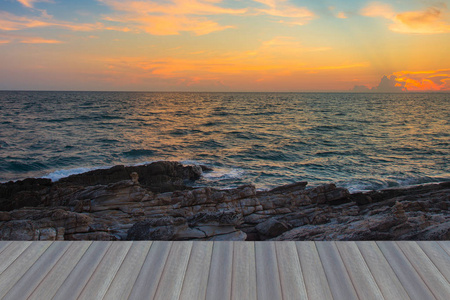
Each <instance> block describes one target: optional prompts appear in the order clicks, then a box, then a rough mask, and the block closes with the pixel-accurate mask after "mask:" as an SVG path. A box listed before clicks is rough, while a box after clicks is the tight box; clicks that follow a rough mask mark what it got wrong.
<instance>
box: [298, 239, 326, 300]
mask: <svg viewBox="0 0 450 300" xmlns="http://www.w3.org/2000/svg"><path fill="white" fill-rule="evenodd" d="M295 245H296V246H297V253H298V257H299V260H300V266H301V268H302V273H303V280H304V281H305V287H306V292H307V294H308V298H309V299H321V300H322V299H323V300H332V299H333V296H332V295H331V290H330V287H329V285H328V280H327V277H326V275H325V271H324V269H323V266H322V261H321V260H320V257H319V253H318V252H317V248H316V244H315V243H314V242H295Z"/></svg>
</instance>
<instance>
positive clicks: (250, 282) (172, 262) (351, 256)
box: [0, 241, 450, 300]
mask: <svg viewBox="0 0 450 300" xmlns="http://www.w3.org/2000/svg"><path fill="white" fill-rule="evenodd" d="M449 281H450V242H405V241H402V242H374V241H369V242H160V241H153V242H151V241H148V242H141V241H136V242H18V241H13V242H10V241H1V242H0V299H64V300H65V299H270V300H275V299H318V300H322V299H335V300H336V299H395V300H397V299H420V300H425V299H445V300H448V299H450V283H449Z"/></svg>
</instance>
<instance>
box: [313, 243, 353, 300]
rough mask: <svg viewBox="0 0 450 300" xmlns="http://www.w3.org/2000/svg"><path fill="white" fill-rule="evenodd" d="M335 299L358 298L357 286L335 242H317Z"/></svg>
mask: <svg viewBox="0 0 450 300" xmlns="http://www.w3.org/2000/svg"><path fill="white" fill-rule="evenodd" d="M316 246H317V251H318V252H319V256H320V260H321V261H322V265H323V268H324V270H325V274H326V275H327V280H328V284H329V286H330V289H331V293H332V294H333V298H334V299H347V300H350V299H358V295H357V294H356V291H355V288H354V287H353V284H352V281H351V279H350V277H349V275H348V272H347V269H346V268H345V265H344V263H343V262H342V259H341V256H340V255H339V252H338V249H337V247H336V244H335V243H334V242H316Z"/></svg>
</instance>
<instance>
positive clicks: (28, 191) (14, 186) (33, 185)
mask: <svg viewBox="0 0 450 300" xmlns="http://www.w3.org/2000/svg"><path fill="white" fill-rule="evenodd" d="M51 186H52V181H51V180H50V179H44V178H37V179H36V178H27V179H24V180H19V181H15V182H13V181H10V182H6V183H0V211H10V210H13V209H18V208H21V207H25V206H38V205H40V204H42V203H41V198H42V196H43V195H44V194H46V193H48V192H49V190H50V187H51Z"/></svg>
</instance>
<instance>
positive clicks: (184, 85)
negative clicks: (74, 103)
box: [0, 0, 450, 92]
mask: <svg viewBox="0 0 450 300" xmlns="http://www.w3.org/2000/svg"><path fill="white" fill-rule="evenodd" d="M369 89H371V91H402V90H408V91H420V90H433V91H439V90H441V91H450V1H429V0H395V1H384V2H381V1H379V2H373V1H356V0H346V1H344V0H341V1H330V0H316V1H304V0H241V1H239V0H231V1H229V0H172V1H162V0H154V1H134V0H76V1H74V0H0V90H88V91H92V90H99V91H104V90H115V91H292V92H295V91H348V90H355V91H369Z"/></svg>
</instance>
